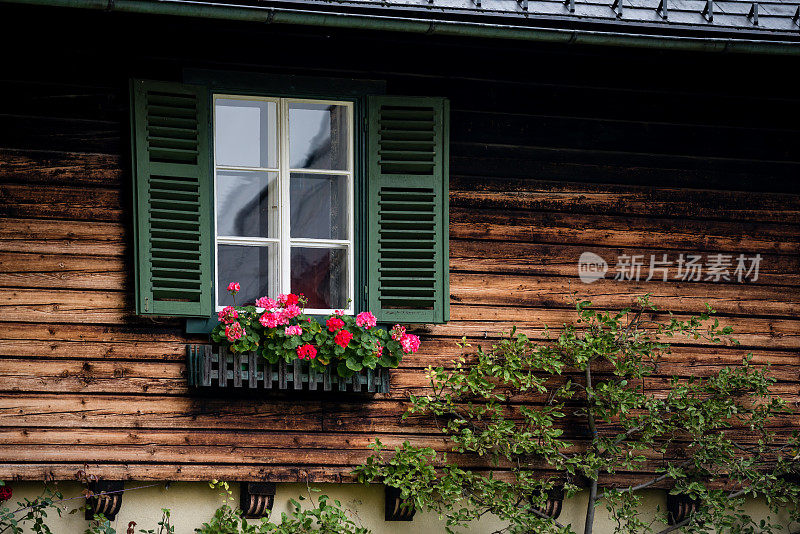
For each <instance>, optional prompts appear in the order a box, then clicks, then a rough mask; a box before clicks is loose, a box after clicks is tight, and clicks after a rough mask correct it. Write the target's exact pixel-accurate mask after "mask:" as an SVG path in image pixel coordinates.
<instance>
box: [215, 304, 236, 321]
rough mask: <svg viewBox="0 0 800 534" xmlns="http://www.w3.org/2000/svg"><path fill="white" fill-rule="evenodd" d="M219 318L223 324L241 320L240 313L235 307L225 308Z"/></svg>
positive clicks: (218, 315)
mask: <svg viewBox="0 0 800 534" xmlns="http://www.w3.org/2000/svg"><path fill="white" fill-rule="evenodd" d="M217 317H218V318H219V320H220V322H221V323H225V324H230V323H232V322H234V321H235V320H236V319H238V318H239V312H237V311H236V309H235V308H234V307H233V306H225V307H224V308H222V311H221V312H219V313H218V314H217Z"/></svg>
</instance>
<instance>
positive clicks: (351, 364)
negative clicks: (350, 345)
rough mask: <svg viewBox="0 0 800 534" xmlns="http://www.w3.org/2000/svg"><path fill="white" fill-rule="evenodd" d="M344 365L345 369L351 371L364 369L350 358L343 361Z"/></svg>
mask: <svg viewBox="0 0 800 534" xmlns="http://www.w3.org/2000/svg"><path fill="white" fill-rule="evenodd" d="M345 365H347V368H348V369H350V370H351V371H356V372H358V371H360V370H362V369H363V368H364V366H363V365H361V364H360V363H359V362H357V361H355V360H352V359H350V358H348V359H347V360H345Z"/></svg>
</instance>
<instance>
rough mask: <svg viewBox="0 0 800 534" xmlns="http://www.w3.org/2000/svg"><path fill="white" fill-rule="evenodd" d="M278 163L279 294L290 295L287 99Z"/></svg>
mask: <svg viewBox="0 0 800 534" xmlns="http://www.w3.org/2000/svg"><path fill="white" fill-rule="evenodd" d="M278 120H279V127H278V149H279V154H278V162H279V168H280V173H279V184H280V185H279V192H280V199H281V201H280V217H281V225H280V237H281V244H280V248H281V253H280V261H281V269H280V273H281V283H280V286H279V290H278V293H289V292H290V291H291V282H292V275H291V272H290V266H291V252H292V245H291V241H290V237H289V236H290V235H291V229H290V222H291V214H290V209H291V206H290V202H291V197H290V194H289V193H290V189H289V187H290V183H289V182H290V177H291V173H290V171H289V103H288V101H287V100H286V99H283V98H282V99H281V100H280V106H279V111H278Z"/></svg>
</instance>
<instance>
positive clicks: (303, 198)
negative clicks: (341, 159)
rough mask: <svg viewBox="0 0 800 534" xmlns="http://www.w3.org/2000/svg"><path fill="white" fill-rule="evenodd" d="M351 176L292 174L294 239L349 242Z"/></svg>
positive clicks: (291, 193) (291, 192)
mask: <svg viewBox="0 0 800 534" xmlns="http://www.w3.org/2000/svg"><path fill="white" fill-rule="evenodd" d="M349 180H350V178H349V176H347V175H341V174H307V173H297V172H293V173H292V180H291V187H290V197H291V210H290V215H291V223H290V226H291V229H292V237H304V238H309V239H348V235H347V234H348V228H347V223H348V217H347V209H348V198H347V189H348V187H347V182H348V181H349Z"/></svg>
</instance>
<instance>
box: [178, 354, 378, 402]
mask: <svg viewBox="0 0 800 534" xmlns="http://www.w3.org/2000/svg"><path fill="white" fill-rule="evenodd" d="M186 356H187V369H188V375H189V376H188V379H189V387H190V388H192V389H194V390H232V391H245V390H250V391H254V390H262V391H264V390H273V391H281V390H292V391H295V390H298V391H340V392H351V393H388V392H389V370H388V369H387V368H385V367H377V368H375V369H374V370H372V369H364V370H362V371H361V372H359V373H357V374H355V375H353V377H352V378H349V379H345V378H342V377H339V376H337V375H336V374H335V373H334V374H333V375H331V369H330V368H328V369H325V372H322V373H320V372H315V371H313V370H309V364H308V362H307V361H301V360H297V361H294V362H289V363H287V362H285V361H283V360H280V361H278V362H277V363H274V364H270V363H269V362H268V361H266V360H265V359H264V358H263V357H261V356H259V355H258V354H256V353H255V352H244V353H232V352H230V351H229V350H228V349H227V348H226V347H223V346H213V345H187V346H186Z"/></svg>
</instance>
